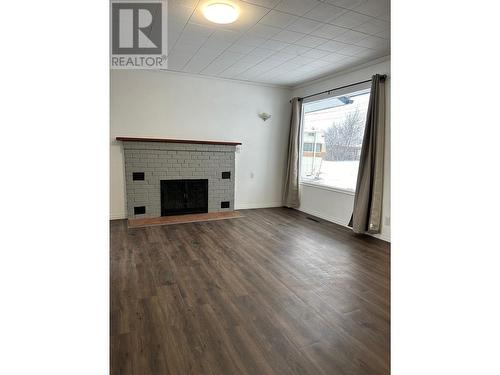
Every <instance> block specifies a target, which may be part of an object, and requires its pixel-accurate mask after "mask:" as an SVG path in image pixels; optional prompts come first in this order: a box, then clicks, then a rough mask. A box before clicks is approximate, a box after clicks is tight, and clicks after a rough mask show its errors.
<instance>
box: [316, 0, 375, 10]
mask: <svg viewBox="0 0 500 375" xmlns="http://www.w3.org/2000/svg"><path fill="white" fill-rule="evenodd" d="M365 1H366V0H326V2H327V3H328V4H332V5H337V6H339V7H342V8H347V9H354V8H356V7H357V6H358V5H359V4H361V3H364V2H365Z"/></svg>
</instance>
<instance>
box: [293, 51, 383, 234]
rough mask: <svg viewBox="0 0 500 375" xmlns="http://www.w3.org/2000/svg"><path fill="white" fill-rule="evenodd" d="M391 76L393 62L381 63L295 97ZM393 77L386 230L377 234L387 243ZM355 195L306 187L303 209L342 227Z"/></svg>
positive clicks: (300, 91)
mask: <svg viewBox="0 0 500 375" xmlns="http://www.w3.org/2000/svg"><path fill="white" fill-rule="evenodd" d="M376 73H380V74H389V73H390V62H389V60H388V59H387V60H385V61H380V60H379V62H377V63H375V64H372V65H369V66H366V65H365V66H364V67H363V68H360V69H357V70H352V71H350V72H348V73H344V74H340V75H336V76H332V77H330V78H327V79H323V80H317V81H314V82H312V83H309V84H306V85H303V86H300V87H297V88H295V89H294V90H293V93H292V96H294V97H295V96H301V97H302V96H306V95H310V94H315V93H318V92H321V91H325V90H328V89H332V88H336V87H340V86H343V85H348V84H351V83H355V82H359V81H364V80H367V79H370V78H371V76H372V75H373V74H376ZM390 86H391V80H390V78H389V79H388V80H387V83H386V87H387V110H386V126H387V128H386V152H385V163H384V195H383V207H382V230H381V233H380V235H375V237H379V238H382V239H385V240H388V241H389V240H390V237H391V226H390V216H391V170H390V166H391V153H390V149H391V143H390V142H391V123H390V111H391V110H390ZM353 204H354V196H353V195H352V194H347V193H343V192H336V191H331V190H325V189H321V188H317V187H311V186H306V185H302V191H301V205H300V210H301V211H304V212H307V213H309V214H311V215H315V216H318V217H321V218H323V219H325V220H329V221H333V222H335V223H338V224H341V225H347V223H348V222H349V219H350V217H351V214H352V208H353Z"/></svg>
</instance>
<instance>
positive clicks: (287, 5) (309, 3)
mask: <svg viewBox="0 0 500 375" xmlns="http://www.w3.org/2000/svg"><path fill="white" fill-rule="evenodd" d="M316 5H318V1H317V0H282V1H281V2H280V3H279V4H278V5H277V6H276V7H275V9H276V10H281V11H283V12H287V13H291V14H295V15H297V16H302V15H304V14H306V13H307V12H308V11H310V10H311V9H312V8H314V7H315V6H316Z"/></svg>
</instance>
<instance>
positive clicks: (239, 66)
mask: <svg viewBox="0 0 500 375" xmlns="http://www.w3.org/2000/svg"><path fill="white" fill-rule="evenodd" d="M242 60H243V59H242ZM242 60H240V61H237V62H236V63H234V64H233V65H231V66H230V67H229V68H227V69H224V70H223V71H222V72H220V73H219V74H218V75H219V76H220V77H225V78H234V77H235V76H236V75H238V74H241V73H243V72H244V71H246V70H248V69H250V68H251V67H252V66H254V63H250V62H244V61H242Z"/></svg>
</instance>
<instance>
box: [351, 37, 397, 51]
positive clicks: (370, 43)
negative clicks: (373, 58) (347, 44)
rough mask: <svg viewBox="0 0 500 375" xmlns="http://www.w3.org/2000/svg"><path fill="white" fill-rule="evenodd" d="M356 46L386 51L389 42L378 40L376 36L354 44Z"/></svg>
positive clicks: (382, 39)
mask: <svg viewBox="0 0 500 375" xmlns="http://www.w3.org/2000/svg"><path fill="white" fill-rule="evenodd" d="M355 44H356V45H357V46H362V47H367V48H372V49H388V48H389V41H388V40H387V39H384V38H379V37H377V36H367V37H366V38H365V39H362V40H360V41H358V42H356V43H355Z"/></svg>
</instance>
